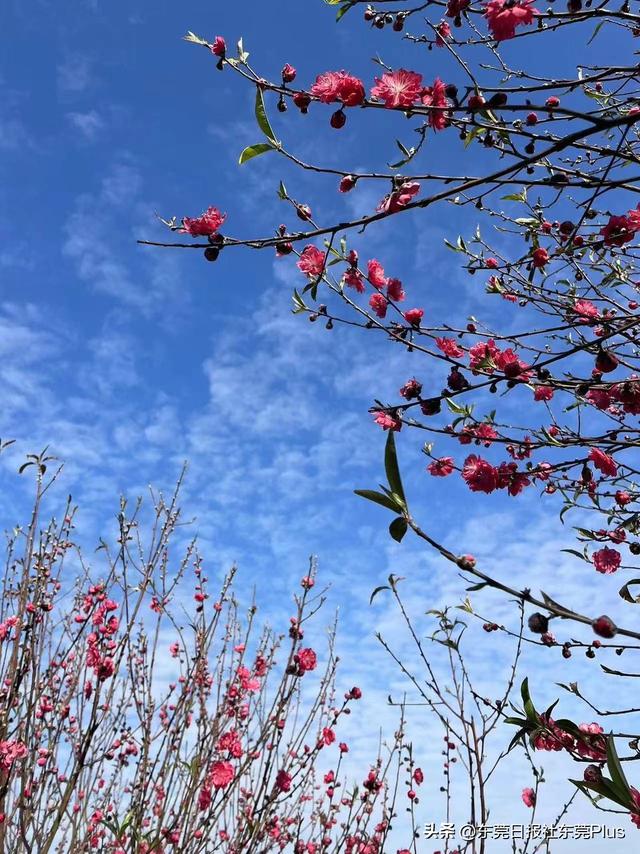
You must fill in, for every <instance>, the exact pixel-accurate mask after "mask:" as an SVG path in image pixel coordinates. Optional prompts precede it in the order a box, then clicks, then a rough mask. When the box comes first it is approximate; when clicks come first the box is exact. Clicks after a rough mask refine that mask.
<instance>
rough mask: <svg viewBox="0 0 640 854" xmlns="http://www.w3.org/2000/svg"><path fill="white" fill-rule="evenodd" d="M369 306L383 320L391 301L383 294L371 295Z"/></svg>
mask: <svg viewBox="0 0 640 854" xmlns="http://www.w3.org/2000/svg"><path fill="white" fill-rule="evenodd" d="M369 305H370V306H371V308H372V309H373V310H374V312H375V313H376V314H377V315H378V317H380V318H383V317H385V315H386V313H387V306H388V305H389V300H388V299H387V298H386V297H385V296H384V295H383V294H371V296H370V297H369Z"/></svg>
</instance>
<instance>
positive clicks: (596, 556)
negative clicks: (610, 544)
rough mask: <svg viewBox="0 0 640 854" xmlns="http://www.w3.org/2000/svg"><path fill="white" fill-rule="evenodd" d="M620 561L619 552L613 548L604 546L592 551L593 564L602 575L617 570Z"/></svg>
mask: <svg viewBox="0 0 640 854" xmlns="http://www.w3.org/2000/svg"><path fill="white" fill-rule="evenodd" d="M621 562H622V557H621V555H620V552H618V551H616V550H615V549H608V548H607V547H606V546H605V547H604V548H603V549H599V550H598V551H597V552H594V553H593V565H594V566H595V568H596V570H597V571H598V572H601V573H602V574H603V575H611V574H612V573H614V572H617V570H618V569H619V568H620V563H621Z"/></svg>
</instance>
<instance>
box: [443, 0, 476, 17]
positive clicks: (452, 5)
mask: <svg viewBox="0 0 640 854" xmlns="http://www.w3.org/2000/svg"><path fill="white" fill-rule="evenodd" d="M470 3H471V0H449V2H448V3H447V17H449V18H457V17H458V15H460V13H461V12H464V10H465V9H466V8H467V6H468V5H469V4H470Z"/></svg>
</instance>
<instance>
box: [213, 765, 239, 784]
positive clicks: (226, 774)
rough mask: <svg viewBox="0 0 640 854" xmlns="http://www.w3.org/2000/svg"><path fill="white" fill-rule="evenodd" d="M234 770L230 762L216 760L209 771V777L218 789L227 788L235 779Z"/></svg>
mask: <svg viewBox="0 0 640 854" xmlns="http://www.w3.org/2000/svg"><path fill="white" fill-rule="evenodd" d="M233 775H234V770H233V765H232V764H231V763H230V762H214V763H213V765H212V766H211V771H210V772H209V778H210V780H211V783H212V785H213V786H215V788H216V789H226V787H227V786H228V785H229V783H230V782H231V781H232V780H233Z"/></svg>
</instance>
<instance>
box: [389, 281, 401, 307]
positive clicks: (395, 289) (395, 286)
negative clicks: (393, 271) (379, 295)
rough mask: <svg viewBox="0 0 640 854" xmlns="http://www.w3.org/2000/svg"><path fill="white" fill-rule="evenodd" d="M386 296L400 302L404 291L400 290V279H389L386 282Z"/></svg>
mask: <svg viewBox="0 0 640 854" xmlns="http://www.w3.org/2000/svg"><path fill="white" fill-rule="evenodd" d="M387 296H388V297H389V299H392V300H394V301H395V302H402V300H403V299H404V297H405V293H404V291H403V290H402V282H401V281H400V279H389V281H388V282H387Z"/></svg>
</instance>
